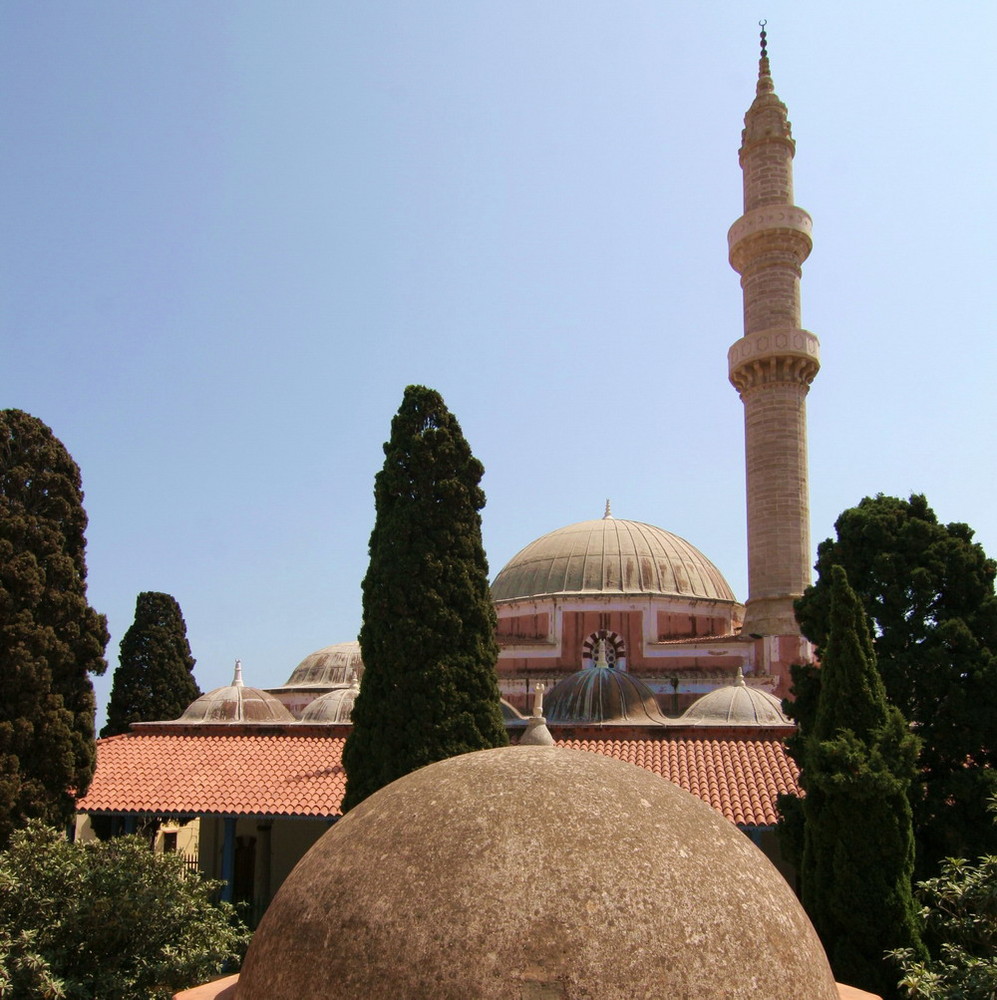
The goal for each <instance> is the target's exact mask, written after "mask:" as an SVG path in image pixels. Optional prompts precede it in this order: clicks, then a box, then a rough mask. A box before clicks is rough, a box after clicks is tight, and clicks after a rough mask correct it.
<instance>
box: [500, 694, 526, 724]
mask: <svg viewBox="0 0 997 1000" xmlns="http://www.w3.org/2000/svg"><path fill="white" fill-rule="evenodd" d="M499 704H500V706H501V708H502V722H503V723H504V724H505V725H507V726H508V725H510V724H512V725H519V724H520V723H524V722H526V716H525V715H523V713H522V712H520V710H519V709H518V708H516V706H515V705H513V704H511V703H510V702H508V701H506V700H505V698H501V699H500V700H499Z"/></svg>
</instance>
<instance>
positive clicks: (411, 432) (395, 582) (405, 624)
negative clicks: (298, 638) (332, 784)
mask: <svg viewBox="0 0 997 1000" xmlns="http://www.w3.org/2000/svg"><path fill="white" fill-rule="evenodd" d="M384 454H385V460H384V467H383V468H382V469H381V471H380V472H379V473H378V474H377V477H376V479H375V482H374V504H375V521H374V530H373V532H372V533H371V536H370V565H369V567H368V570H367V575H366V576H365V577H364V581H363V624H362V626H361V629H360V651H361V654H362V657H363V662H364V675H363V680H362V681H361V684H360V692H359V694H358V695H357V699H356V703H355V705H354V708H353V730H352V732H351V733H350V736H349V738H348V739H347V741H346V746H345V748H344V750H343V763H344V765H345V767H346V774H347V785H346V796H345V799H344V802H343V806H344V808H345V809H350V808H352V807H353V806H355V805H356V804H357V803H358V802H361V801H362V800H363V799H365V798H366V797H367V796H368V795H371V794H372V793H373V792H376V791H377V790H378V789H379V788H381V787H382V786H384V785H387V784H389V783H390V782H392V781H394V780H395V779H396V778H400V777H401V776H402V775H404V774H408V773H409V772H410V771H414V770H415V769H416V768H419V767H423V766H424V765H426V764H431V763H433V762H434V761H437V760H442V759H444V758H446V757H453V756H455V755H457V754H462V753H468V752H469V751H472V750H482V749H486V748H488V747H496V746H503V745H505V744H506V743H508V735H507V733H506V731H505V727H504V725H503V723H502V711H501V707H500V702H499V691H498V679H497V675H496V672H495V663H496V660H497V658H498V647H497V645H496V642H495V611H494V608H493V607H492V602H491V597H490V594H489V590H488V563H487V561H486V559H485V553H484V549H483V547H482V544H481V515H480V514H479V511H480V510H481V508H482V507H484V505H485V495H484V492H483V491H482V489H481V487H480V485H479V484H480V482H481V476H482V474H483V471H484V470H483V468H482V465H481V463H480V462H479V461H478V460H477V459H476V458H475V457H474V456H473V455H472V454H471V449H470V447H469V446H468V444H467V441H466V440H465V439H464V435H463V434H462V433H461V429H460V426H459V425H458V423H457V420H456V418H455V417H454V416H453V414H452V413H450V411H449V410H448V409H447V408H446V406H445V405H444V403H443V399H442V398H441V396H440V394H439V393H437V392H435V391H434V390H432V389H427V388H425V387H423V386H409V387H408V388H407V389H406V390H405V395H404V398H403V400H402V405H401V407H400V408H399V410H398V413H397V414H396V415H395V418H394V419H393V420H392V422H391V440H390V441H388V443H387V444H385V446H384Z"/></svg>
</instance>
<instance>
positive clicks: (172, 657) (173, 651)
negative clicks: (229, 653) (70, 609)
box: [100, 591, 201, 736]
mask: <svg viewBox="0 0 997 1000" xmlns="http://www.w3.org/2000/svg"><path fill="white" fill-rule="evenodd" d="M193 669H194V657H193V656H191V655H190V644H189V643H188V642H187V626H186V624H185V623H184V620H183V614H182V613H181V611H180V605H179V604H177V602H176V600H175V599H174V598H173V597H171V596H170V595H169V594H159V593H156V592H155V591H145V592H143V593H141V594H139V595H138V600H137V601H136V602H135V621H134V622H133V623H132V625H131V627H130V628H129V629H128V631H127V632H126V633H125V637H124V638H123V639H122V640H121V650H120V653H119V656H118V668H117V670H115V671H114V683H113V685H112V687H111V700H110V702H108V706H107V725H106V726H104V728H103V729H102V730H101V731H100V735H101V736H114V735H116V734H117V733H126V732H128V728H129V726H130V725H131V724H132V723H133V722H156V721H159V720H161V719H176V718H178V717H179V716H180V715H181V714H182V713H183V711H184V709H186V708H187V706H188V705H190V703H191V702H192V701H193V700H194V699H195V698H197V697H198V696H199V695H200V694H201V691H200V689H199V688H198V686H197V682H196V681H195V680H194V675H193V673H192V671H193Z"/></svg>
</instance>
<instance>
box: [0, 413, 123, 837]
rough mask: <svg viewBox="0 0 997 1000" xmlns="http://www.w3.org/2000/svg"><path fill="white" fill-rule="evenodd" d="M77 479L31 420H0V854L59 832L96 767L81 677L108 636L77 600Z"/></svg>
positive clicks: (82, 521) (96, 667) (3, 416)
mask: <svg viewBox="0 0 997 1000" xmlns="http://www.w3.org/2000/svg"><path fill="white" fill-rule="evenodd" d="M86 525H87V517H86V513H85V512H84V510H83V492H82V490H81V488H80V472H79V469H78V468H77V466H76V463H75V462H74V461H73V459H72V458H71V457H70V455H69V453H68V452H67V451H66V449H65V448H64V447H63V445H62V444H61V443H60V442H59V441H58V440H57V439H56V438H55V436H54V435H53V434H52V431H51V430H49V428H48V427H46V426H45V424H43V423H42V422H41V421H40V420H38V419H36V418H35V417H32V416H29V415H28V414H27V413H23V412H21V411H20V410H2V411H0V664H2V670H0V846H3V844H5V843H6V842H7V840H8V838H9V836H10V833H11V831H12V829H14V828H15V827H18V826H23V825H24V823H25V822H26V821H27V820H28V819H29V818H30V817H38V818H40V819H42V820H44V821H45V822H48V823H51V824H53V825H60V826H61V825H65V824H66V823H67V822H68V821H69V818H70V817H71V816H72V815H73V808H74V804H75V803H74V794H73V793H74V791H75V792H76V793H78V794H83V793H84V792H85V791H86V790H87V788H88V787H89V785H90V780H91V778H92V777H93V769H94V764H95V759H96V755H95V750H94V733H93V725H94V695H93V686H92V684H91V683H90V677H89V675H90V674H91V673H94V674H101V673H103V672H104V669H105V667H106V664H105V662H104V658H103V657H104V647H105V646H106V645H107V638H108V636H107V627H106V623H105V620H104V617H103V615H99V614H97V612H96V611H94V610H93V609H92V608H91V607H90V606H89V605H88V604H87V598H86V562H85V558H84V554H85V546H86V543H85V540H84V531H85V529H86Z"/></svg>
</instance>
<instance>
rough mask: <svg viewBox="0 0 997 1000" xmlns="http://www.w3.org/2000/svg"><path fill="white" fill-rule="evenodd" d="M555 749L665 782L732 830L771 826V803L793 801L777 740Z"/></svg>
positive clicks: (597, 742) (792, 776) (596, 742)
mask: <svg viewBox="0 0 997 1000" xmlns="http://www.w3.org/2000/svg"><path fill="white" fill-rule="evenodd" d="M555 742H556V743H557V745H558V746H563V747H569V748H571V749H574V750H589V751H592V752H593V753H601V754H605V755H606V756H607V757H615V758H617V759H618V760H626V761H629V762H630V763H631V764H637V765H638V766H639V767H643V768H646V769H647V770H648V771H653V772H654V773H655V774H659V775H661V777H663V778H667V779H668V780H669V781H672V782H674V783H675V784H676V785H679V786H680V787H681V788H684V789H685V790H686V791H688V792H692V794H693V795H696V796H698V797H699V798H701V799H702V800H703V801H704V802H706V803H708V804H709V805H711V806H713V808H714V809H716V811H717V812H718V813H720V814H721V815H723V816H724V817H726V818H727V819H729V820H730V821H731V822H732V823H736V824H737V825H738V826H773V825H774V824H775V823H777V822H778V819H779V817H778V814H777V813H776V808H775V802H776V797H777V796H778V795H779V794H781V793H784V792H788V793H792V794H796V795H799V793H800V786H799V782H798V775H799V772H798V770H797V768H796V765H795V763H794V762H793V760H792V759H791V758H790V757H789V756H788V754H787V753H786V748H785V746H784V744H783V742H782V741H781V740H778V739H757V740H737V739H708V738H707V739H629V740H614V739H580V740H556V741H555Z"/></svg>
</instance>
